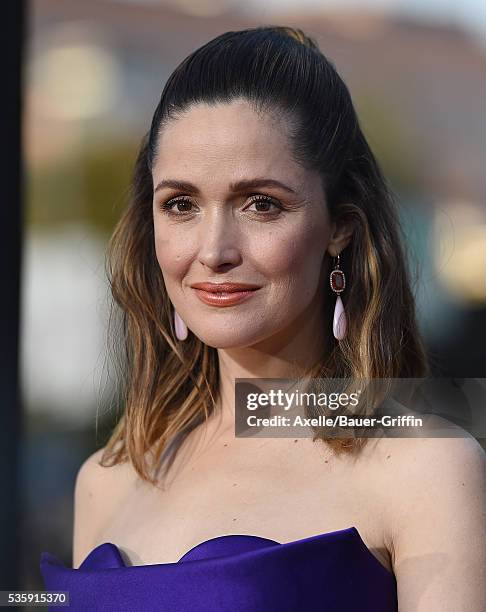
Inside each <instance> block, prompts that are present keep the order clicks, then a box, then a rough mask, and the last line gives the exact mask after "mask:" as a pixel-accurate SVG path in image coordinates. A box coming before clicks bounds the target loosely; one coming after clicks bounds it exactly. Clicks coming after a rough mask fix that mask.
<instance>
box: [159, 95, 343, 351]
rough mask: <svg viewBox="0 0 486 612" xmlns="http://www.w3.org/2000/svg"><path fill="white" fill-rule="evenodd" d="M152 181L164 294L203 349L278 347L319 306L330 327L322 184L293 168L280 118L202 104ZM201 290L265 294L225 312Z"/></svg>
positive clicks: (174, 137) (180, 127)
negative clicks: (245, 289) (218, 287)
mask: <svg viewBox="0 0 486 612" xmlns="http://www.w3.org/2000/svg"><path fill="white" fill-rule="evenodd" d="M257 180H258V184H257V183H256V181H257ZM176 181H177V182H178V183H181V185H176V184H175V182H176ZM242 181H244V182H245V183H246V185H240V186H239V187H238V188H237V189H235V184H237V183H240V182H242ZM270 181H274V182H275V183H273V184H272V183H270ZM277 181H278V182H279V183H281V185H278V184H277ZM153 182H154V200H153V218H154V231H155V249H156V253H157V260H158V263H159V266H160V269H161V271H162V274H163V277H164V281H165V286H166V288H167V292H168V295H169V298H170V300H171V302H172V304H173V306H174V307H175V308H176V309H177V311H178V313H179V314H180V316H181V317H182V319H183V320H184V321H185V323H186V325H187V327H188V328H189V330H190V331H192V332H193V333H194V334H195V335H196V336H198V337H199V338H200V339H201V340H202V341H203V342H204V343H206V344H207V345H209V346H213V347H216V348H230V347H245V346H252V345H255V344H256V343H258V342H261V341H264V340H265V341H267V340H269V339H271V338H272V337H273V336H275V339H277V338H278V339H279V341H281V340H282V334H285V333H290V332H289V330H290V329H292V323H293V322H295V321H296V319H297V317H299V315H302V314H303V313H304V311H306V309H307V311H308V312H309V316H311V315H312V314H315V313H312V312H310V311H311V310H312V308H314V305H315V308H316V309H317V308H319V309H320V313H319V317H322V318H320V319H319V322H320V324H321V325H324V321H323V317H324V313H323V311H322V300H320V299H318V296H319V295H320V296H321V297H322V296H323V295H324V294H326V295H328V293H327V291H328V287H327V285H326V286H325V287H323V286H322V277H321V272H322V269H323V258H324V255H325V252H326V249H327V247H328V244H329V238H330V235H331V224H330V220H329V215H328V211H327V206H326V203H325V197H324V193H323V188H322V186H321V180H320V177H319V175H318V174H317V173H316V172H312V171H308V170H304V169H303V168H302V167H301V166H300V165H298V164H297V163H296V162H294V161H293V159H292V157H291V152H290V148H289V143H288V142H287V139H286V125H285V124H284V123H283V120H277V119H276V118H273V117H272V118H269V117H265V118H262V117H261V116H259V115H258V114H256V113H255V112H254V111H253V110H252V109H251V107H250V106H249V105H248V103H247V102H246V101H244V100H237V101H233V102H231V103H229V104H226V103H224V104H218V105H214V106H208V105H205V104H198V105H195V106H193V107H191V108H190V109H189V110H188V111H187V112H186V113H185V114H184V115H183V116H182V117H181V118H178V119H175V120H172V121H171V122H170V123H169V124H168V125H167V126H166V127H165V128H164V131H163V132H162V134H161V136H160V138H159V143H158V153H157V157H156V160H155V163H154V167H153ZM169 207H170V208H169ZM202 282H209V283H222V282H230V283H246V284H251V285H255V286H256V287H258V289H256V290H255V291H252V292H251V293H249V294H246V298H245V299H243V300H242V301H240V302H236V303H232V304H225V305H224V306H221V305H219V306H218V305H213V304H208V303H207V302H205V301H203V300H202V299H201V298H200V297H198V296H199V295H203V296H204V294H201V293H200V292H198V291H197V290H196V289H195V288H193V287H192V285H193V284H194V283H202ZM324 290H325V291H324ZM309 309H310V310H309Z"/></svg>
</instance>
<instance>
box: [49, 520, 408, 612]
mask: <svg viewBox="0 0 486 612" xmlns="http://www.w3.org/2000/svg"><path fill="white" fill-rule="evenodd" d="M40 571H41V574H42V577H43V580H44V584H45V588H46V590H48V591H69V598H70V606H69V608H67V607H66V608H65V609H67V610H70V611H72V612H74V611H76V612H78V611H79V612H89V611H91V610H99V611H102V612H121V611H127V612H128V611H129V612H149V611H152V610H153V611H157V612H182V611H184V612H203V611H204V612H219V611H221V612H230V611H231V612H290V611H292V612H314V611H315V612H317V611H320V612H397V610H398V605H397V585H396V579H395V575H394V574H393V573H392V572H390V571H389V570H388V569H386V568H385V567H384V566H383V565H382V564H381V563H380V561H378V559H377V558H376V557H375V556H374V555H373V554H372V552H371V551H370V550H369V548H368V547H367V546H366V544H365V543H364V541H363V540H362V538H361V536H360V534H359V532H358V530H357V529H356V527H350V528H348V529H342V530H339V531H332V532H329V533H323V534H320V535H315V536H310V537H307V538H303V539H302V540H296V541H294V542H286V543H284V544H282V543H279V542H276V541H274V540H269V539H267V538H263V537H260V536H254V535H222V536H217V537H215V538H211V539H210V540H206V541H205V542H201V543H200V544H197V545H196V546H194V547H193V548H191V550H189V551H188V552H186V553H185V554H184V555H183V556H182V557H181V558H180V559H179V561H177V562H176V563H156V564H153V565H134V566H130V565H125V563H124V561H123V558H122V556H121V553H120V550H119V549H118V547H117V546H116V545H115V544H112V543H111V542H105V543H103V544H100V545H99V546H97V547H96V548H94V549H93V550H92V551H91V552H90V553H89V554H88V556H87V557H86V559H85V560H84V561H83V562H82V564H81V565H80V566H79V568H77V569H74V568H70V567H66V566H65V565H64V564H63V563H62V562H61V561H60V560H59V559H58V558H56V557H55V556H54V555H52V554H51V553H49V552H43V553H41V558H40ZM49 610H56V611H57V612H61V610H63V607H59V606H52V607H50V608H49Z"/></svg>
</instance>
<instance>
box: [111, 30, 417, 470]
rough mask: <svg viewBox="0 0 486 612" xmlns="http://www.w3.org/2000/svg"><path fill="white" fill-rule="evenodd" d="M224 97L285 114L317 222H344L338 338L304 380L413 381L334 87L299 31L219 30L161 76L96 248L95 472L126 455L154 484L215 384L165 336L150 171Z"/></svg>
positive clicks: (368, 167) (208, 367) (407, 338)
mask: <svg viewBox="0 0 486 612" xmlns="http://www.w3.org/2000/svg"><path fill="white" fill-rule="evenodd" d="M236 98H244V99H246V100H247V101H248V102H249V103H250V104H251V105H252V107H253V108H255V110H262V109H263V110H272V111H273V112H274V113H275V112H280V113H281V114H283V115H285V116H287V117H289V118H290V119H291V121H292V123H291V126H292V129H291V130H289V137H290V139H291V144H292V153H293V155H294V158H295V159H296V160H297V161H298V162H299V163H301V164H302V165H303V166H304V167H305V168H310V169H312V170H315V171H317V172H319V173H320V175H321V177H322V180H323V185H324V188H325V194H326V201H327V205H328V208H329V212H330V215H331V218H333V219H335V218H338V217H341V216H347V217H351V218H352V219H353V221H354V225H355V230H354V234H353V238H352V240H351V243H350V244H349V245H348V247H346V249H345V250H344V253H343V255H344V256H343V258H342V259H343V262H342V265H341V267H342V269H343V270H344V272H345V274H346V278H347V279H348V283H347V287H346V291H345V292H344V293H343V295H342V299H343V302H344V303H345V308H346V312H347V317H348V330H347V334H346V337H345V338H344V339H343V340H342V341H340V342H339V343H338V342H337V341H334V339H333V338H331V340H332V341H333V344H332V347H331V350H330V351H329V353H328V355H326V359H325V362H319V363H317V364H315V367H314V368H312V370H311V371H310V372H309V376H311V377H333V378H348V377H350V378H353V379H355V378H402V377H412V378H413V377H417V378H419V377H421V376H423V375H424V374H425V373H426V371H427V362H426V356H425V351H424V348H423V344H422V341H421V338H420V333H419V330H418V326H417V322H416V316H415V304H414V299H413V296H412V292H411V288H410V279H409V272H408V270H407V264H406V258H405V254H404V250H403V236H402V234H401V229H400V226H399V223H398V218H397V211H396V206H395V203H394V198H393V196H392V193H391V190H390V189H389V188H388V186H387V183H386V181H385V179H384V177H383V175H382V173H381V170H380V168H379V166H378V163H377V161H376V159H375V157H374V155H373V153H372V151H371V150H370V148H369V146H368V144H367V142H366V139H365V137H364V135H363V133H362V131H361V128H360V125H359V121H358V118H357V115H356V112H355V109H354V107H353V103H352V100H351V97H350V94H349V92H348V89H347V87H346V85H345V84H344V82H343V81H342V79H341V78H340V76H339V75H338V73H337V71H336V69H335V68H334V66H333V64H332V63H331V62H330V61H329V60H328V59H327V58H326V57H325V56H324V55H323V54H322V52H321V51H320V50H319V48H318V46H317V44H316V43H315V41H314V40H312V39H311V38H310V37H308V36H307V35H305V34H304V33H303V32H302V30H299V29H294V28H290V27H277V26H275V27H274V26H268V27H258V28H253V29H247V30H242V31H237V32H227V33H225V34H222V35H221V36H218V37H217V38H215V39H214V40H211V41H210V42H208V43H207V44H205V45H203V46H202V47H201V48H199V49H197V50H196V51H194V52H193V53H192V54H191V55H189V56H188V57H187V58H186V59H185V60H184V61H183V62H182V63H181V64H180V65H179V66H178V67H177V68H176V69H175V70H174V72H173V73H172V75H171V76H170V77H169V79H168V81H167V83H166V85H165V87H164V90H163V92H162V96H161V99H160V102H159V104H158V106H157V108H156V110H155V113H154V116H153V120H152V124H151V128H150V130H149V132H148V133H147V135H146V136H145V137H144V139H143V142H142V145H141V148H140V152H139V155H138V159H137V161H136V165H135V170H134V176H133V181H132V186H131V195H130V199H129V202H128V206H127V208H126V209H125V211H124V212H123V214H122V217H121V219H120V220H119V222H118V224H117V225H116V227H115V230H114V232H113V235H112V237H111V240H110V243H109V248H108V253H107V274H108V278H109V282H110V285H111V294H112V298H113V302H112V311H111V316H110V327H109V329H110V334H111V337H112V339H113V340H114V341H115V348H116V351H115V361H116V363H117V365H118V366H119V371H118V375H119V380H120V393H121V402H122V404H123V412H122V415H121V418H120V419H119V421H118V423H117V425H116V427H115V428H114V431H113V432H112V434H111V437H110V438H109V440H108V443H107V445H106V447H105V451H104V454H103V458H102V462H101V464H102V465H106V466H108V465H114V464H117V463H120V462H123V461H126V460H130V461H131V462H132V464H133V466H134V468H135V470H136V471H137V473H138V474H139V475H140V477H141V478H143V479H144V480H147V481H150V482H155V479H154V478H153V476H151V475H150V471H149V463H150V462H149V461H148V455H149V454H150V455H151V459H152V460H153V464H154V465H157V464H159V465H160V464H161V463H165V460H166V459H167V458H169V457H170V458H171V461H172V460H173V458H174V456H175V453H176V452H177V449H178V448H179V447H180V444H181V443H182V441H183V439H184V438H185V436H187V434H188V433H189V432H190V431H191V430H193V429H194V428H195V427H196V426H197V425H198V424H200V423H202V422H203V421H204V419H206V418H207V417H208V416H209V415H210V414H211V413H212V412H213V410H214V409H215V405H216V399H217V397H218V384H219V368H218V359H217V350H216V349H215V348H213V347H209V346H207V345H205V344H204V343H203V342H202V341H201V340H199V339H198V338H197V337H196V336H195V335H194V334H189V337H188V338H187V340H186V341H184V342H179V341H178V340H176V337H175V334H174V329H173V323H172V311H171V303H170V300H169V298H168V295H167V292H166V289H165V285H164V281H163V277H162V273H161V271H160V268H159V266H158V263H157V259H156V255H155V247H154V235H153V219H152V198H153V182H152V165H153V161H154V158H155V156H156V153H157V146H158V141H159V135H160V131H161V130H162V129H163V127H164V125H165V124H166V123H167V122H168V121H170V119H171V118H173V117H176V116H178V115H179V114H180V113H181V112H183V111H184V110H186V109H187V108H189V107H190V106H191V105H193V104H197V103H198V102H206V103H220V102H230V101H231V100H233V99H236ZM328 263H330V262H328ZM331 295H333V294H332V293H331V292H330V296H331ZM117 321H118V323H119V327H118V328H115V323H116V322H117ZM330 324H331V323H329V325H330ZM117 343H118V344H117ZM324 439H325V440H326V441H327V442H328V444H329V445H331V446H332V447H333V448H334V449H335V450H336V451H343V450H347V451H351V450H356V449H357V448H360V447H362V446H363V444H364V442H365V439H364V438H354V439H350V440H349V439H348V440H343V439H326V438H324Z"/></svg>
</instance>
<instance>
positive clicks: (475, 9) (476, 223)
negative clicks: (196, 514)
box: [2, 0, 486, 589]
mask: <svg viewBox="0 0 486 612" xmlns="http://www.w3.org/2000/svg"><path fill="white" fill-rule="evenodd" d="M263 7H264V8H263ZM268 24H278V25H291V26H297V27H301V28H303V29H304V30H305V31H306V33H308V34H310V35H311V36H313V37H315V38H316V39H317V41H318V43H319V45H320V47H321V49H322V51H323V52H324V53H325V54H326V55H327V56H328V57H329V59H331V61H332V62H333V63H334V64H335V66H336V68H337V70H338V72H339V73H340V74H341V76H342V77H343V79H344V80H345V82H346V83H347V85H348V87H349V89H350V92H351V95H352V97H353V99H354V102H355V106H356V108H357V111H358V114H359V116H360V120H361V124H362V126H363V128H364V131H365V134H366V136H367V138H368V139H369V142H370V145H371V147H372V149H373V150H374V151H375V153H376V155H377V157H378V160H379V161H380V163H381V165H382V167H383V170H384V172H385V174H386V175H387V177H388V178H389V180H390V182H391V184H392V187H393V189H394V190H395V193H396V194H397V197H398V199H399V201H400V204H401V214H402V221H403V225H404V229H405V231H406V234H407V236H408V244H409V247H410V258H411V264H412V268H413V269H417V271H418V277H417V281H416V283H415V285H414V289H415V292H416V296H417V303H418V311H419V317H420V324H421V327H422V330H423V333H424V336H425V338H426V341H427V345H428V348H429V351H430V354H431V357H432V358H433V364H434V369H435V372H436V373H437V374H438V375H443V376H457V377H486V359H485V353H486V351H485V348H484V339H485V330H486V172H485V168H486V147H485V144H486V120H485V116H484V115H485V108H486V4H485V3H484V2H481V0H463V2H462V3H460V4H459V3H451V2H448V1H447V0H421V1H419V0H414V1H412V0H407V1H406V2H405V1H399V0H362V1H360V2H357V1H355V2H351V1H347V2H344V1H343V0H340V1H339V2H337V0H336V1H330V0H316V1H314V2H312V1H310V0H307V1H305V0H271V1H270V0H266V2H265V3H263V2H261V1H258V0H247V1H246V2H245V3H244V6H243V3H239V2H236V1H235V0H234V1H233V0H172V1H170V2H169V1H167V2H164V1H161V0H159V1H156V0H154V1H151V2H150V1H135V0H132V1H130V0H125V1H114V0H111V1H110V0H105V1H103V0H84V1H83V2H79V1H76V0H34V1H31V2H29V3H27V5H26V24H25V29H26V32H25V35H26V39H25V50H24V65H23V117H22V119H23V124H22V148H23V163H24V206H25V210H24V225H23V245H22V271H21V319H20V351H21V353H20V378H21V402H22V408H23V410H24V427H23V432H22V438H21V454H20V461H21V476H22V487H21V512H20V516H19V520H20V536H21V545H20V553H19V554H20V574H21V575H20V581H21V582H20V584H19V588H22V589H43V585H42V582H41V577H40V573H39V557H40V553H41V551H50V552H52V553H54V554H56V556H58V557H59V558H60V559H62V560H63V561H64V562H65V563H66V564H68V565H71V560H72V559H71V554H72V551H71V543H72V503H73V487H74V478H75V475H76V472H77V470H78V469H79V466H80V465H81V463H82V462H83V461H84V459H85V458H86V457H87V456H88V455H89V454H90V453H91V452H93V451H94V450H95V449H97V448H99V447H101V446H102V445H103V444H104V443H105V441H106V437H107V434H108V431H109V428H110V426H111V424H112V418H113V417H112V415H111V412H110V407H109V405H108V401H107V398H108V397H109V395H110V392H111V385H112V381H111V380H110V377H109V376H108V375H107V371H106V367H105V365H106V364H105V359H106V349H105V332H106V325H107V303H108V302H107V286H106V280H105V272H104V252H105V248H106V245H107V241H108V238H109V235H110V232H111V230H112V229H113V227H114V224H115V222H116V220H117V218H118V216H119V214H120V212H121V210H122V208H123V206H124V204H125V201H126V199H125V198H126V193H127V188H128V184H129V180H130V174H131V170H132V166H133V163H134V160H135V156H136V154H137V149H138V146H139V144H140V140H141V138H142V136H143V134H144V133H145V132H146V131H147V129H148V127H149V125H150V121H151V118H152V114H153V111H154V109H155V107H156V105H157V102H158V99H159V97H160V93H161V91H162V88H163V86H164V83H165V81H166V79H167V77H168V76H169V74H170V73H171V72H172V70H173V69H174V68H175V67H176V66H177V65H178V63H179V62H180V61H181V60H182V59H183V58H184V57H186V55H187V54H189V53H190V52H191V51H193V50H194V49H196V48H197V47H199V46H200V45H202V44H203V43H205V42H207V41H208V40H209V39H211V38H213V37H215V36H217V35H218V34H221V33H223V32H225V31H228V30H238V29H242V28H245V27H253V26H255V25H268ZM2 588H7V585H5V586H2Z"/></svg>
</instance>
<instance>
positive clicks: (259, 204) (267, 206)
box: [251, 196, 282, 213]
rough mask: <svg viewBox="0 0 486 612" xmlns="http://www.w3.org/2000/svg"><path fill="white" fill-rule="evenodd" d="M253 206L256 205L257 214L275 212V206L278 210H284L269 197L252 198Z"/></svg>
mask: <svg viewBox="0 0 486 612" xmlns="http://www.w3.org/2000/svg"><path fill="white" fill-rule="evenodd" d="M251 205H252V206H253V205H255V207H256V212H261V213H269V212H273V211H272V209H271V207H272V206H274V207H275V208H276V209H278V210H282V206H280V204H279V203H278V202H276V201H275V200H273V199H272V198H269V197H268V196H254V197H252V198H251Z"/></svg>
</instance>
